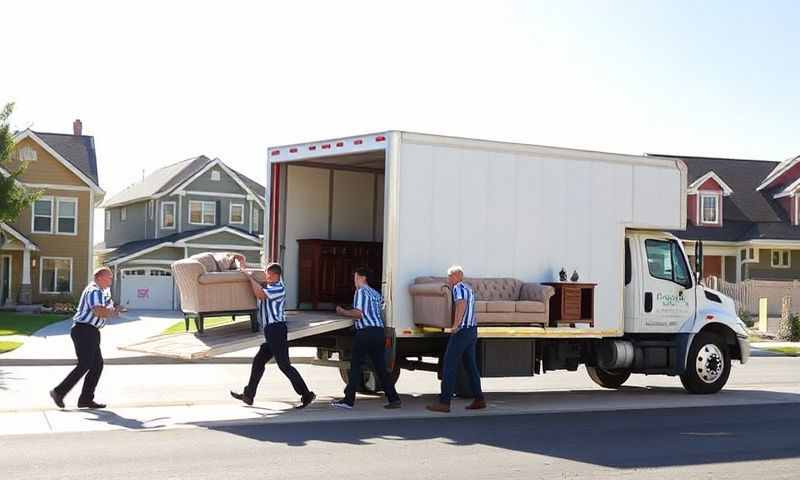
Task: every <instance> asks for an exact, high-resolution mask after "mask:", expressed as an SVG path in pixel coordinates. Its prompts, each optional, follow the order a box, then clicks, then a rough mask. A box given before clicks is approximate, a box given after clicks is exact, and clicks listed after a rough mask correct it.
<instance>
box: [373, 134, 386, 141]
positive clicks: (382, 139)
mask: <svg viewBox="0 0 800 480" xmlns="http://www.w3.org/2000/svg"><path fill="white" fill-rule="evenodd" d="M375 141H376V142H384V141H386V137H384V136H383V135H378V136H377V137H375Z"/></svg>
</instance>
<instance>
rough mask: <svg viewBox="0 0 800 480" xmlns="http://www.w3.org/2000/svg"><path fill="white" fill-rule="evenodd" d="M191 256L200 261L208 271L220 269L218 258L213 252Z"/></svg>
mask: <svg viewBox="0 0 800 480" xmlns="http://www.w3.org/2000/svg"><path fill="white" fill-rule="evenodd" d="M191 258H192V259H193V260H197V261H198V262H199V263H200V265H202V266H203V268H205V270H206V273H211V272H218V271H219V266H218V265H217V260H216V259H215V258H214V255H213V254H211V253H198V254H197V255H192V256H191Z"/></svg>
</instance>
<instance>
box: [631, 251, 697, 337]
mask: <svg viewBox="0 0 800 480" xmlns="http://www.w3.org/2000/svg"><path fill="white" fill-rule="evenodd" d="M640 241H641V242H642V243H641V247H642V248H640V249H639V250H640V252H641V254H642V255H643V257H644V258H642V261H643V263H642V264H643V265H644V266H645V268H643V271H642V272H641V273H642V296H641V297H640V298H641V310H640V319H641V323H640V325H639V328H638V329H637V330H639V331H642V332H659V333H662V332H663V333H673V332H677V331H679V329H680V327H681V325H683V324H684V322H686V321H687V320H688V319H690V318H693V317H694V315H695V309H696V298H695V292H694V286H695V285H694V280H693V279H692V274H691V271H690V270H689V265H688V263H687V260H686V255H685V254H684V252H683V249H682V248H681V246H680V244H679V243H678V241H676V240H674V239H669V238H643V239H641V240H640Z"/></svg>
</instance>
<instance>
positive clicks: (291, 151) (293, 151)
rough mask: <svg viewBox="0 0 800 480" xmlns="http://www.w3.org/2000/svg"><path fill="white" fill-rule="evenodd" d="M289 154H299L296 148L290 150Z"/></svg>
mask: <svg viewBox="0 0 800 480" xmlns="http://www.w3.org/2000/svg"><path fill="white" fill-rule="evenodd" d="M289 153H297V149H296V148H290V149H289Z"/></svg>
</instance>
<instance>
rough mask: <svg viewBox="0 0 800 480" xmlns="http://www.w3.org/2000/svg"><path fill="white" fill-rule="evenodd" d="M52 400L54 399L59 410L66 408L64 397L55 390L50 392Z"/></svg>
mask: <svg viewBox="0 0 800 480" xmlns="http://www.w3.org/2000/svg"><path fill="white" fill-rule="evenodd" d="M50 398H52V399H53V402H55V404H56V406H57V407H58V408H64V395H59V394H58V393H56V391H55V390H50Z"/></svg>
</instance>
